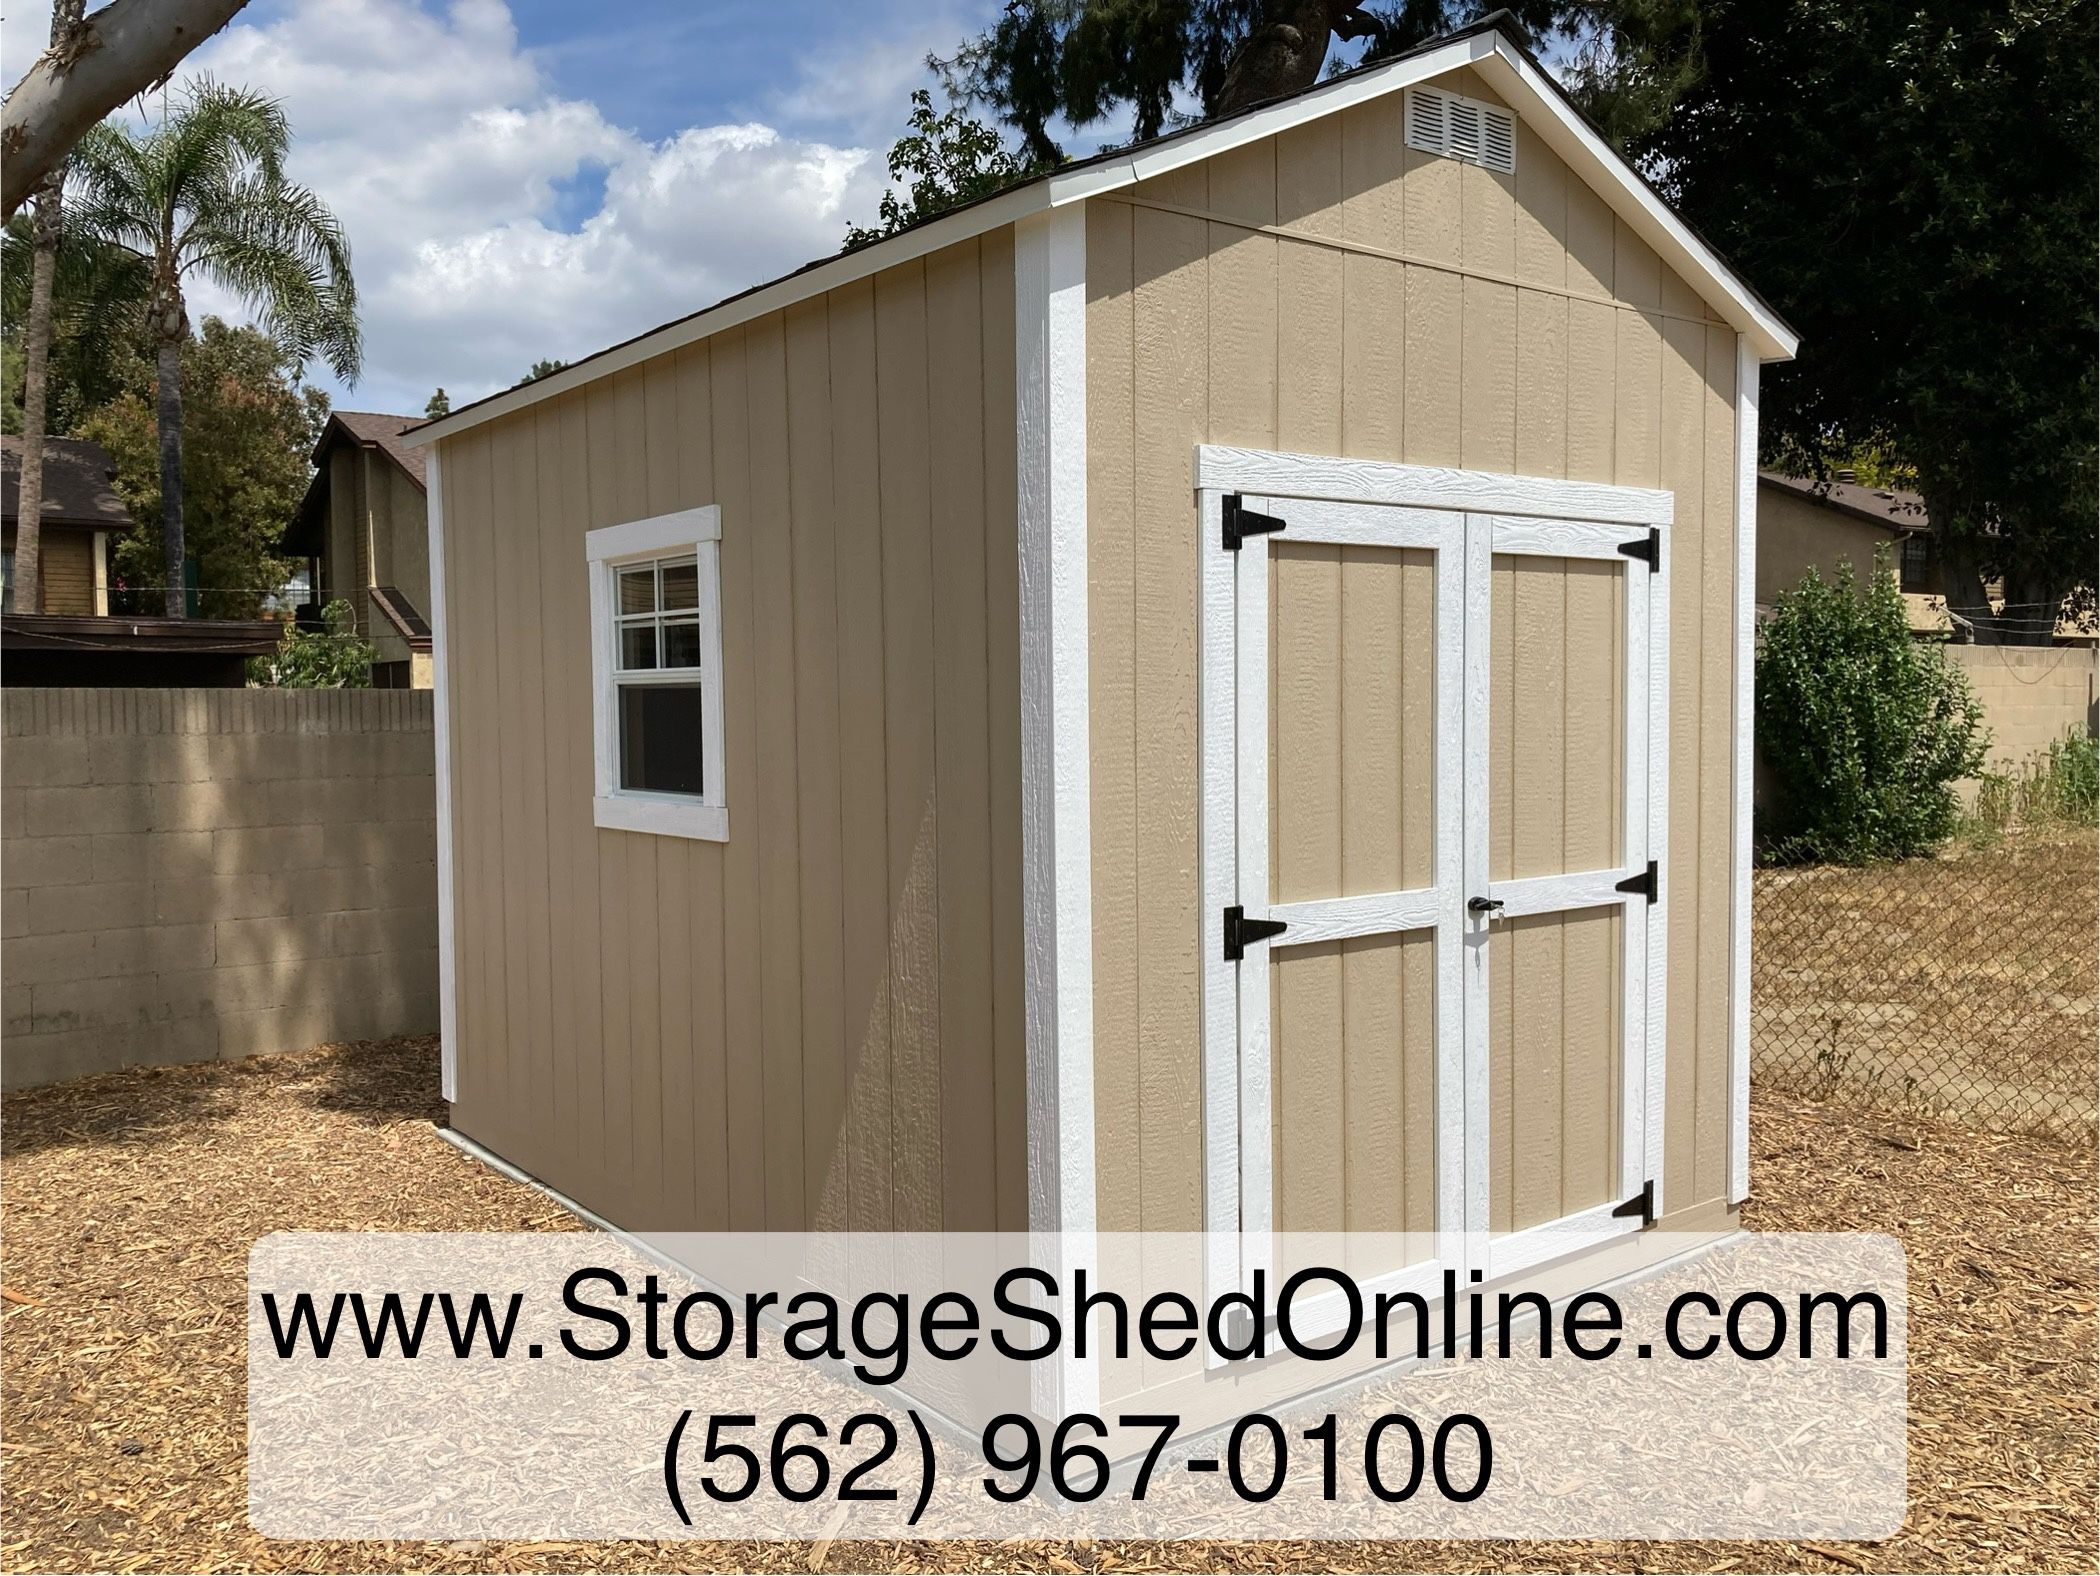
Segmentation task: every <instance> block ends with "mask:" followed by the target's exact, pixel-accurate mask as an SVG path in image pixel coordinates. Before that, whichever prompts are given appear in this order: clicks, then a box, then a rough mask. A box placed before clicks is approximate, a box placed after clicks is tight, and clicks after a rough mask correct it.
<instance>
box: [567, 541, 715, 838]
mask: <svg viewBox="0 0 2100 1576" xmlns="http://www.w3.org/2000/svg"><path fill="white" fill-rule="evenodd" d="M721 534H722V533H721V511H720V510H719V509H716V508H714V507H712V506H710V507H708V508H705V509H687V510H684V511H682V512H681V513H678V514H667V515H659V516H658V517H656V518H655V519H651V520H634V521H630V522H629V523H627V524H625V525H612V526H607V527H605V528H604V529H602V530H597V531H592V532H590V533H589V534H588V535H587V536H586V537H585V539H584V540H585V544H586V555H587V557H588V559H589V562H590V573H591V694H592V710H593V713H594V715H593V718H592V722H593V725H594V730H595V734H596V757H597V797H596V802H595V806H594V810H595V819H596V822H597V824H598V825H599V826H603V827H611V828H614V829H616V830H620V831H628V832H656V833H660V834H662V835H664V836H666V837H694V838H705V839H709V840H712V841H716V842H720V841H723V840H725V839H727V837H728V836H729V810H728V800H727V798H726V796H725V793H724V788H723V785H724V782H725V781H726V778H725V776H724V773H723V762H722V614H721V609H722V588H721V562H720V558H719V550H720V542H721Z"/></svg>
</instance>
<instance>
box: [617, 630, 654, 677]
mask: <svg viewBox="0 0 2100 1576" xmlns="http://www.w3.org/2000/svg"><path fill="white" fill-rule="evenodd" d="M620 666H621V667H622V668H625V669H628V670H629V671H632V670H633V669H636V668H653V667H655V666H656V625H655V624H653V623H648V624H626V625H623V626H622V627H621V629H620Z"/></svg>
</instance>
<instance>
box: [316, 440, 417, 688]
mask: <svg viewBox="0 0 2100 1576" xmlns="http://www.w3.org/2000/svg"><path fill="white" fill-rule="evenodd" d="M420 420H422V418H421V417H419V416H388V415H382V414H378V413H376V412H372V411H361V410H339V411H336V412H334V413H333V414H331V415H330V416H329V418H328V424H327V426H325V427H324V428H322V430H321V437H320V440H319V441H318V442H317V443H316V444H315V445H314V455H313V459H314V479H313V482H312V484H311V485H310V486H309V487H308V488H307V490H306V499H305V501H304V502H303V503H302V504H301V505H300V508H299V518H298V520H297V521H296V522H295V523H294V524H293V526H292V529H291V530H290V531H288V532H287V533H286V534H285V540H284V551H285V553H286V555H287V556H289V557H292V558H303V559H305V560H307V565H308V577H307V584H308V585H309V586H310V587H312V593H311V594H312V597H313V600H312V602H311V603H310V604H308V606H307V607H306V608H304V609H302V610H301V612H300V622H301V623H302V624H308V625H311V624H313V623H315V622H317V621H318V619H319V616H320V610H321V608H323V607H325V606H326V605H327V604H328V603H329V602H331V601H333V600H334V599H336V598H338V597H340V598H342V599H343V600H344V601H346V602H348V603H349V604H350V607H351V609H352V611H353V612H354V613H355V615H356V618H357V630H358V633H360V634H362V635H364V636H366V637H367V638H368V639H370V640H371V642H372V643H373V645H375V646H376V647H378V657H377V660H376V662H375V664H374V666H373V669H372V684H373V687H374V688H377V689H428V688H429V687H430V625H429V623H428V622H427V613H428V609H429V606H430V538H429V534H428V525H427V513H426V511H427V501H426V499H425V496H424V482H423V455H422V452H421V451H420V450H418V449H414V448H411V447H409V446H408V445H407V444H405V443H403V442H402V441H401V434H402V432H403V431H404V430H405V429H406V428H409V427H412V426H414V425H415V424H416V423H417V422H419V421H420Z"/></svg>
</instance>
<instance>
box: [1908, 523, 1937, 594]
mask: <svg viewBox="0 0 2100 1576" xmlns="http://www.w3.org/2000/svg"><path fill="white" fill-rule="evenodd" d="M1930 551H1931V544H1930V543H1929V542H1927V541H1926V540H1925V533H1924V532H1923V531H1913V532H1911V533H1910V535H1908V536H1906V537H1904V538H1903V570H1902V589H1903V590H1905V591H1923V590H1925V589H1927V588H1926V584H1925V575H1926V569H1927V562H1926V561H1927V558H1928V557H1929V555H1930Z"/></svg>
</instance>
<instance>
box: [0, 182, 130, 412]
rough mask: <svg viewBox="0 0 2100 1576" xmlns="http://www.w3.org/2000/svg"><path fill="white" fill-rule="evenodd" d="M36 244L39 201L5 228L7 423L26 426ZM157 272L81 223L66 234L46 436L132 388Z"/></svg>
mask: <svg viewBox="0 0 2100 1576" xmlns="http://www.w3.org/2000/svg"><path fill="white" fill-rule="evenodd" d="M35 245H36V220H35V208H34V205H33V204H32V205H30V206H29V207H25V208H24V209H23V210H22V211H21V212H20V213H18V214H16V215H15V216H14V218H13V219H11V220H10V221H8V224H7V227H6V228H5V230H0V324H4V328H0V344H4V346H5V349H6V357H5V362H4V372H0V402H4V408H0V424H4V426H5V428H6V430H7V431H9V432H17V433H18V432H21V431H22V430H23V426H24V422H23V414H24V413H23V408H22V407H23V404H24V399H23V396H24V393H25V390H24V387H23V385H24V384H25V383H26V381H27V363H28V353H27V344H28V337H29V336H28V333H27V330H26V326H25V325H26V323H27V320H28V318H29V316H30V297H31V294H32V286H33V284H34V282H35V270H34V268H33V267H32V266H31V263H32V261H33V254H34V250H35ZM151 282H152V271H151V269H150V268H149V267H147V266H146V264H145V263H144V262H143V261H142V260H141V259H139V258H138V257H136V256H134V255H133V254H131V253H130V252H128V251H125V250H123V249H121V248H118V247H113V246H109V245H106V244H105V243H103V242H101V241H99V240H97V239H96V238H95V237H94V236H91V235H83V234H81V232H80V227H79V226H78V225H68V226H67V227H66V228H65V229H64V232H63V235H62V238H61V243H60V245H59V248H58V254H57V256H56V258H55V259H54V267H53V269H52V288H51V335H50V341H49V345H50V348H49V351H48V354H47V357H46V363H45V385H44V393H45V429H44V430H45V435H46V436H47V437H65V436H67V435H68V434H70V433H72V432H73V431H74V429H75V428H76V427H77V426H78V425H79V423H80V421H81V419H82V418H83V417H85V416H86V415H87V413H88V412H89V411H92V410H95V409H97V408H99V407H100V406H103V405H106V404H108V403H109V401H111V400H112V399H114V398H116V396H117V395H118V394H120V393H122V392H123V390H124V389H125V388H127V387H128V386H129V385H130V380H131V373H132V371H133V368H134V363H135V362H136V360H137V357H138V354H139V348H138V328H139V324H140V323H141V321H142V320H143V317H142V314H143V311H144V308H145V302H146V296H147V293H148V287H149V286H150V284H151Z"/></svg>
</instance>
